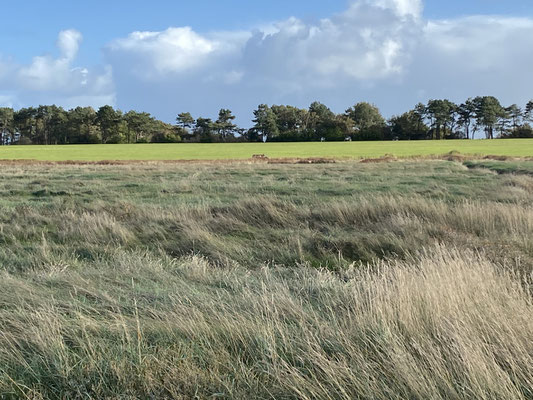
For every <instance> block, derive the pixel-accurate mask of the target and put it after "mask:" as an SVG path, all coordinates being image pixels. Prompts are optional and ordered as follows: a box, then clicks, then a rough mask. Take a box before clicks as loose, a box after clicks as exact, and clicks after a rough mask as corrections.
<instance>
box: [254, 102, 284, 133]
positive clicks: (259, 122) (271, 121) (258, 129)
mask: <svg viewBox="0 0 533 400" xmlns="http://www.w3.org/2000/svg"><path fill="white" fill-rule="evenodd" d="M254 117H255V118H254V119H253V122H254V126H253V128H252V129H253V131H254V132H255V134H256V135H261V136H262V137H263V140H267V139H272V138H273V137H275V136H277V135H278V134H279V129H278V125H277V123H276V115H275V114H274V112H273V111H272V109H271V108H270V107H269V106H267V105H266V104H260V105H259V106H258V107H257V110H255V111H254Z"/></svg>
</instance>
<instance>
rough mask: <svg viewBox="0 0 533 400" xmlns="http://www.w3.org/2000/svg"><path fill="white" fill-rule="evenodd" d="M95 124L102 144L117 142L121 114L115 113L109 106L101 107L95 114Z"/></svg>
mask: <svg viewBox="0 0 533 400" xmlns="http://www.w3.org/2000/svg"><path fill="white" fill-rule="evenodd" d="M96 122H97V123H98V125H99V126H100V131H101V135H102V143H107V142H108V141H110V140H113V141H115V142H117V141H119V140H117V139H118V136H120V123H121V122H122V113H121V112H120V111H118V110H117V111H115V110H114V109H113V107H111V106H102V107H100V108H99V109H98V111H97V112H96Z"/></svg>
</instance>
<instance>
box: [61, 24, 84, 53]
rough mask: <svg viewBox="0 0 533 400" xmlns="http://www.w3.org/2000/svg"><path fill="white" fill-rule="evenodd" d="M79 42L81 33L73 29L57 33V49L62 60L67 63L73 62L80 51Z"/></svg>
mask: <svg viewBox="0 0 533 400" xmlns="http://www.w3.org/2000/svg"><path fill="white" fill-rule="evenodd" d="M81 40H82V35H81V33H80V32H78V31H76V30H74V29H68V30H65V31H61V32H59V37H58V39H57V47H58V48H59V50H60V51H61V56H62V58H63V59H66V60H68V61H72V60H74V58H76V55H77V54H78V50H79V49H80V43H81Z"/></svg>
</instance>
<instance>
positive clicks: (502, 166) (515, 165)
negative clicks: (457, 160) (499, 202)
mask: <svg viewBox="0 0 533 400" xmlns="http://www.w3.org/2000/svg"><path fill="white" fill-rule="evenodd" d="M465 165H466V166H467V167H468V168H485V169H488V170H491V171H494V172H497V173H499V174H525V175H533V162H531V161H493V160H483V161H480V160H473V161H466V162H465Z"/></svg>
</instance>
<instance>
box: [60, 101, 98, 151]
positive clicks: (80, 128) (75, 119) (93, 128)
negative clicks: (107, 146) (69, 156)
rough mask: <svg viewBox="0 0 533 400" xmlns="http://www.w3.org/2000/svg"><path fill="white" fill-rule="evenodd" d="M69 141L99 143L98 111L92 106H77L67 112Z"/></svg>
mask: <svg viewBox="0 0 533 400" xmlns="http://www.w3.org/2000/svg"><path fill="white" fill-rule="evenodd" d="M66 129H67V132H68V134H67V136H68V139H67V142H68V143H99V142H100V138H99V129H98V126H97V125H96V111H94V109H93V108H92V107H76V108H74V109H73V110H70V111H69V112H68V113H67V122H66Z"/></svg>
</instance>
